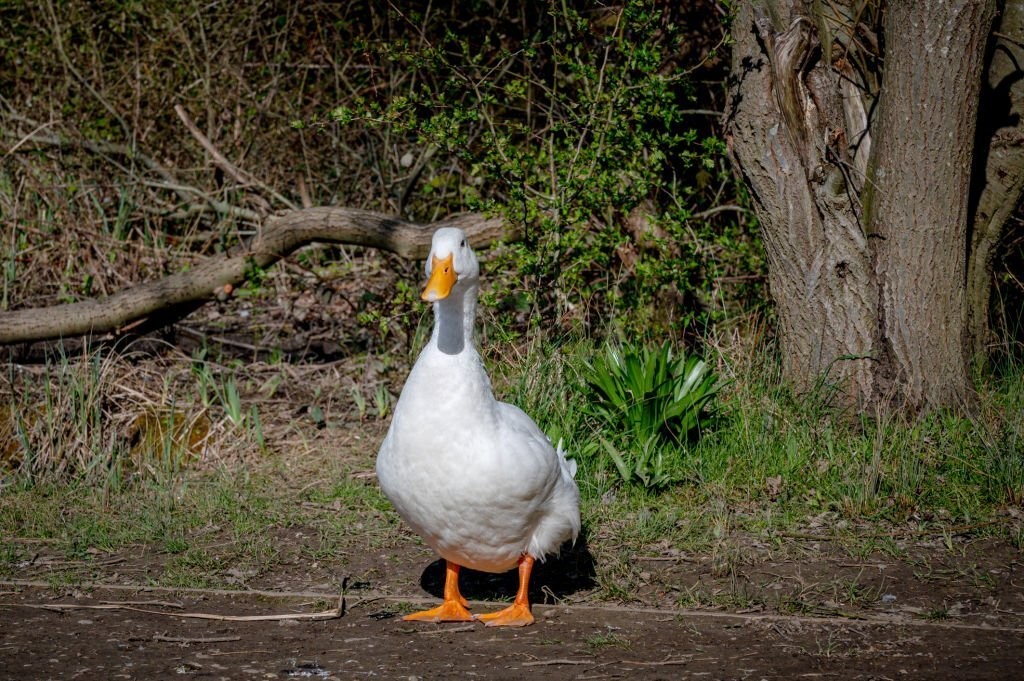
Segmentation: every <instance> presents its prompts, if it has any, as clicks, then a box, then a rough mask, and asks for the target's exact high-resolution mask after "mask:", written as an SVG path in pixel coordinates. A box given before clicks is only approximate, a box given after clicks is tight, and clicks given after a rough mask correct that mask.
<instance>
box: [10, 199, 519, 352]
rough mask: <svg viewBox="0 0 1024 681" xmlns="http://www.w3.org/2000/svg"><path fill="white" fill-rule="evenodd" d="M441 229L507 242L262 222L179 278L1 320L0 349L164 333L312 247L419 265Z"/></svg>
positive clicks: (471, 228) (335, 220)
mask: <svg viewBox="0 0 1024 681" xmlns="http://www.w3.org/2000/svg"><path fill="white" fill-rule="evenodd" d="M441 226H455V227H461V228H462V229H464V230H466V233H467V234H468V235H469V237H470V239H472V240H473V242H474V244H477V245H479V246H480V247H486V246H489V245H491V244H492V243H494V242H496V241H499V240H504V239H511V238H515V234H514V233H513V232H512V231H511V230H509V228H508V227H507V225H506V224H505V222H504V220H502V219H500V218H486V217H484V216H482V215H475V214H470V215H463V216H459V217H457V218H452V219H449V220H445V221H442V222H439V223H437V224H430V225H420V224H415V223H411V222H406V221H405V220H400V219H398V218H392V217H388V216H386V215H380V214H378V213H372V212H370V211H364V210H356V209H354V208H332V207H321V208H306V209H303V210H294V211H287V212H284V213H281V214H278V215H275V216H271V217H270V218H268V219H267V221H266V223H265V224H264V226H263V228H262V229H261V230H260V232H259V234H258V235H257V236H256V238H255V239H253V241H252V242H251V243H249V244H248V245H247V246H245V247H244V248H241V249H239V250H237V251H236V252H234V253H231V254H228V255H226V256H213V257H210V258H207V259H206V260H204V261H203V262H200V263H199V264H197V265H195V266H194V267H192V268H191V269H189V270H188V271H186V272H179V273H177V274H172V275H170V276H167V277H164V278H163V279H158V280H156V281H151V282H147V283H144V284H140V285H138V286H135V287H133V288H130V289H127V290H125V291H121V292H120V293H116V294H114V295H112V296H108V297H106V298H94V299H89V300H83V301H80V302H77V303H68V304H65V305H57V306H54V307H46V308H32V309H26V310H15V311H13V312H2V313H0V345H7V344H12V343H24V342H29V341H39V340H52V339H57V338H70V337H73V336H82V335H92V334H105V333H109V332H115V333H116V332H118V331H119V330H123V329H125V328H126V327H130V328H133V329H134V328H135V327H136V325H138V324H140V323H142V322H147V323H146V328H155V327H159V326H164V325H167V324H170V323H172V322H174V321H177V320H178V319H180V318H181V317H183V316H184V315H186V314H188V312H191V311H192V310H193V309H195V307H196V306H197V304H201V303H202V302H204V301H207V300H210V299H212V298H214V297H215V296H217V295H218V294H220V293H222V292H224V291H225V287H226V286H227V285H230V286H237V285H238V284H239V283H241V282H243V281H245V280H246V279H248V278H249V277H250V276H252V275H253V274H254V273H255V272H257V271H258V270H259V269H261V268H265V267H268V266H270V265H272V264H273V263H275V262H277V261H278V260H280V259H281V258H283V257H285V256H286V255H288V254H289V253H291V252H292V251H294V250H295V249H297V248H299V247H301V246H305V245H307V244H310V243H313V242H326V243H343V244H352V245H357V246H371V247H374V248H380V249H384V250H387V251H391V252H392V253H396V254H398V255H400V256H402V257H405V258H424V257H426V255H427V253H429V251H430V240H431V237H432V235H433V233H434V230H435V229H437V228H438V227H441Z"/></svg>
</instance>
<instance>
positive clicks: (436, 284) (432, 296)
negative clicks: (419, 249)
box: [420, 253, 459, 303]
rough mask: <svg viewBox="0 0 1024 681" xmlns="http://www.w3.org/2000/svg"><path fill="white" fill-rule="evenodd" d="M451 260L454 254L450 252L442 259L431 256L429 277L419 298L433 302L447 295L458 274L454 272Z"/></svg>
mask: <svg viewBox="0 0 1024 681" xmlns="http://www.w3.org/2000/svg"><path fill="white" fill-rule="evenodd" d="M453 260H454V255H453V254H451V253H449V254H448V257H447V258H444V259H443V260H442V259H441V258H438V257H437V256H436V255H435V256H431V259H430V279H428V280H427V286H426V288H424V289H423V293H421V294H420V298H422V299H423V300H425V301H427V302H428V303H433V302H435V301H438V300H444V299H445V298H447V297H448V294H450V293H451V292H452V286H455V282H456V280H458V278H459V275H457V274H456V273H455V265H454V263H453Z"/></svg>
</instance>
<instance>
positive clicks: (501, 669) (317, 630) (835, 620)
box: [0, 528, 1024, 680]
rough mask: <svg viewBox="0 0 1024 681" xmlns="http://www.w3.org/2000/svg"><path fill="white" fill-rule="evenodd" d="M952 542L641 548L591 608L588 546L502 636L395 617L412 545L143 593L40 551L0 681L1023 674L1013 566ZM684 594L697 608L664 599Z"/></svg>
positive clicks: (1, 661)
mask: <svg viewBox="0 0 1024 681" xmlns="http://www.w3.org/2000/svg"><path fill="white" fill-rule="evenodd" d="M287 531H288V533H289V535H290V536H291V537H292V538H293V539H294V538H296V537H301V536H303V534H304V532H303V529H302V528H288V530H287ZM298 541H299V542H301V541H302V539H301V538H300V539H298ZM954 541H955V546H954V550H953V551H950V550H949V547H948V545H946V546H938V544H939V542H929V541H927V540H914V541H912V542H908V543H907V545H906V547H905V548H906V549H907V550H908V551H907V554H906V555H907V556H911V558H910V559H908V558H906V557H904V558H903V559H901V560H898V561H897V560H893V559H892V558H891V557H888V556H885V555H872V556H868V557H863V558H853V557H851V556H849V555H847V554H846V553H845V552H844V551H842V550H839V549H837V548H835V547H832V546H829V545H823V544H820V543H818V542H813V541H808V540H794V541H793V545H792V546H788V547H783V548H782V549H781V550H779V549H778V548H775V549H772V550H766V548H765V547H763V546H759V545H758V542H757V540H756V539H755V538H751V537H747V538H744V537H735V538H734V542H735V545H736V546H737V547H740V546H746V547H749V550H748V551H747V554H746V556H745V558H743V559H742V560H740V561H738V562H737V564H736V565H734V566H733V567H732V568H730V569H729V570H728V571H726V572H727V573H723V572H722V570H720V569H719V568H718V567H716V565H715V563H714V561H715V558H714V556H701V555H692V556H688V555H671V552H668V553H664V554H663V555H659V554H658V553H657V552H656V551H652V552H650V554H649V555H643V556H633V557H631V560H630V564H631V565H632V566H634V567H635V568H636V570H637V571H638V573H637V574H638V575H640V576H639V580H640V581H639V582H638V584H639V586H638V588H637V590H636V592H635V597H633V598H631V599H629V601H628V602H624V601H620V602H612V601H609V600H599V599H598V598H597V597H595V594H598V593H599V590H598V589H597V588H596V587H595V586H594V580H593V575H592V568H593V564H592V563H590V562H589V561H590V559H591V554H590V552H589V551H588V550H587V549H586V547H585V546H584V547H583V548H582V550H581V551H574V552H573V553H571V554H570V555H568V556H566V557H565V558H563V559H559V560H556V561H549V562H548V563H547V564H545V565H543V566H541V568H540V569H539V571H538V572H537V574H536V575H535V581H534V584H533V599H534V601H535V603H537V605H535V607H534V613H535V615H536V616H537V622H536V624H535V625H534V626H532V627H528V628H524V629H516V630H508V629H505V630H502V629H488V628H485V627H484V626H482V625H480V624H475V623H474V624H443V625H427V624H421V623H415V624H414V623H405V622H402V621H401V620H400V614H401V613H402V612H404V611H406V610H408V609H409V608H411V607H413V606H415V605H420V604H425V603H430V602H433V601H435V600H436V599H437V596H438V595H439V594H440V588H441V578H442V568H441V564H440V562H439V561H435V560H434V557H433V556H432V555H431V554H430V552H429V551H428V550H427V549H425V548H423V547H422V546H419V545H418V544H416V543H415V542H414V541H412V539H411V538H409V541H404V542H401V545H400V546H399V547H398V548H397V549H389V550H388V552H387V555H373V554H372V553H370V552H364V551H360V552H358V555H355V554H354V555H351V556H346V557H345V559H344V560H341V561H323V562H315V563H311V562H310V561H308V560H302V559H301V558H300V554H299V553H295V554H294V555H293V556H292V558H291V559H290V558H289V557H288V556H283V557H282V558H281V560H279V561H277V562H276V563H275V564H274V567H273V568H272V569H270V570H268V571H267V572H265V573H263V574H259V575H251V576H249V577H246V578H245V583H244V585H241V587H242V588H243V590H242V591H240V592H238V593H232V592H230V591H224V590H218V589H209V590H203V589H179V588H173V587H157V588H153V587H146V586H144V583H145V582H147V581H151V580H147V576H148V577H150V578H152V577H153V576H155V575H158V574H159V573H160V571H161V569H162V567H161V565H160V560H161V557H160V556H159V554H156V553H153V552H152V551H148V550H146V548H145V547H139V548H138V550H136V551H128V552H124V553H122V554H118V555H102V556H98V557H97V558H96V559H94V560H90V561H84V562H83V565H82V566H81V567H82V568H83V569H82V571H81V572H80V573H79V574H80V576H81V578H82V582H81V583H80V584H79V585H77V586H64V587H59V586H53V584H52V583H51V584H49V585H48V584H47V580H46V576H47V574H49V573H51V572H52V571H53V570H54V569H56V566H57V565H58V564H59V565H60V567H61V568H62V569H67V568H68V567H69V565H68V563H69V561H64V560H60V559H59V558H58V557H56V556H54V557H48V556H47V550H46V547H45V546H41V547H38V550H37V551H36V552H35V554H34V558H33V560H32V563H31V564H26V565H25V566H24V568H23V570H22V571H21V574H19V575H16V576H15V577H14V578H13V579H9V580H8V581H6V582H3V583H0V593H2V596H0V678H2V679H12V680H15V679H18V680H22V679H162V678H176V679H181V678H196V679H239V678H264V679H267V678H323V679H361V678H378V679H448V678H485V679H520V678H524V677H526V676H528V675H529V676H530V677H531V678H535V679H615V678H643V679H686V678H700V679H778V678H808V679H814V678H843V679H1000V680H1002V679H1015V678H1024V589H1022V588H1021V587H1022V586H1024V574H1022V566H1021V561H1020V554H1019V552H1017V551H1016V550H1014V549H1012V548H1010V547H1006V546H1001V545H999V544H997V543H994V542H992V541H982V540H970V539H966V538H961V539H957V540H954ZM776 556H777V558H776ZM801 556H802V557H801ZM51 558H52V559H51ZM342 565H343V566H344V567H343V568H341V566H342ZM72 567H73V566H72ZM463 574H464V577H465V578H464V580H463V592H464V593H465V594H466V595H467V596H468V597H469V598H470V599H472V600H473V609H474V611H476V612H487V611H489V610H491V609H495V608H496V607H498V604H496V603H495V602H493V599H494V598H495V597H498V596H501V595H505V596H507V595H508V594H510V593H511V592H512V589H513V588H514V582H513V577H512V575H503V576H492V575H482V574H477V573H472V572H471V571H466V572H464V573H463ZM339 585H340V586H339ZM339 592H343V593H344V598H343V599H342V603H343V605H342V608H341V610H340V611H338V612H335V613H333V614H334V615H335V617H333V618H331V619H325V620H322V621H315V620H311V619H276V620H273V619H272V620H263V621H260V620H256V621H238V620H233V619H217V618H199V617H195V615H219V616H227V617H228V618H242V617H251V616H262V617H267V616H275V617H276V616H281V615H291V614H301V615H302V616H303V617H308V616H310V615H312V614H315V613H324V612H328V613H330V611H331V610H332V609H335V608H337V607H338V602H339V598H338V594H339ZM698 592H700V593H703V594H705V595H706V596H705V597H706V598H707V599H708V605H701V604H699V603H697V604H696V605H694V606H692V607H685V608H681V607H679V606H678V605H676V604H677V603H679V602H680V598H681V597H680V594H694V593H698ZM480 599H487V600H486V601H481V600H480ZM692 601H693V599H692V597H690V602H692ZM729 602H735V603H737V604H742V605H737V606H733V607H729V606H728V603H729ZM545 603H547V604H545ZM96 606H100V607H96Z"/></svg>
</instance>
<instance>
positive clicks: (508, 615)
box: [476, 553, 533, 627]
mask: <svg viewBox="0 0 1024 681" xmlns="http://www.w3.org/2000/svg"><path fill="white" fill-rule="evenodd" d="M532 570H533V556H531V555H530V554H528V553H524V554H523V555H522V556H520V558H519V591H517V592H516V599H515V600H514V601H512V605H510V606H508V607H507V608H505V609H504V610H499V611H498V612H492V613H488V614H486V615H477V616H476V619H478V620H480V621H481V622H483V623H484V624H486V625H487V626H489V627H525V626H527V625H528V624H533V615H532V614H530V598H529V591H530V572H531V571H532Z"/></svg>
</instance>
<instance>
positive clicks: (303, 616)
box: [3, 598, 345, 622]
mask: <svg viewBox="0 0 1024 681" xmlns="http://www.w3.org/2000/svg"><path fill="white" fill-rule="evenodd" d="M3 605H14V606H18V607H22V608H36V609H39V610H50V611H54V612H63V611H65V610H131V611H132V612H144V613H146V614H149V615H165V616H167V617H188V618H191V619H200V620H218V621H224V622H273V621H279V620H313V621H319V620H331V619H338V618H339V617H341V616H342V615H343V614H344V612H345V603H344V599H343V598H339V599H338V607H336V608H331V609H330V610H324V611H322V612H295V613H286V614H281V615H218V614H214V613H207V612H164V611H162V610H149V609H148V608H136V607H135V606H132V605H124V604H121V603H107V604H103V605H85V604H78V603H45V604H36V603H4V604H3Z"/></svg>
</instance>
